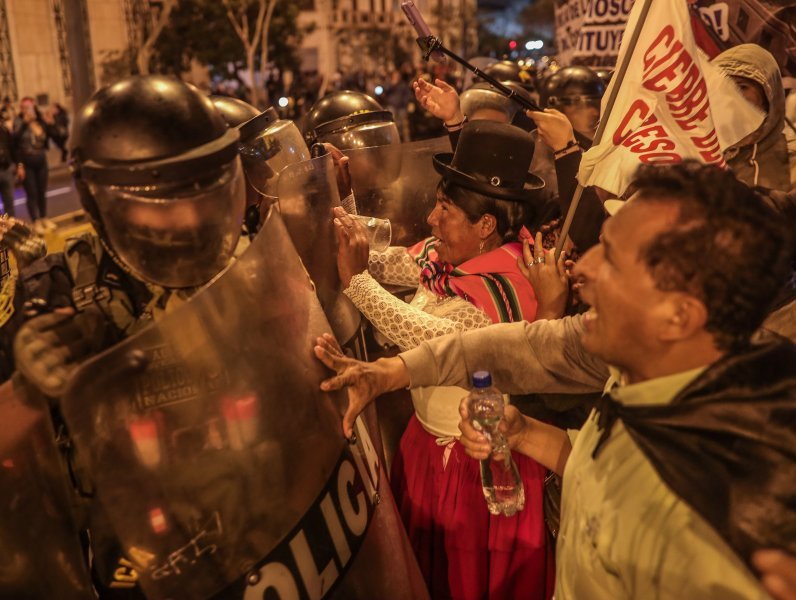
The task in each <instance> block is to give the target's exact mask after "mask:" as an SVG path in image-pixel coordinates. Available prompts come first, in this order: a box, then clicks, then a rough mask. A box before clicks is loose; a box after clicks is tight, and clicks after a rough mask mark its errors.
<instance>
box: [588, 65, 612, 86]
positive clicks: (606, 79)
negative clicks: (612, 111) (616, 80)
mask: <svg viewBox="0 0 796 600" xmlns="http://www.w3.org/2000/svg"><path fill="white" fill-rule="evenodd" d="M592 71H594V72H595V73H597V77H599V78H600V79H602V82H603V83H604V84H605V88H606V89H608V84H609V83H611V77H613V76H614V70H613V69H612V68H611V67H594V68H592Z"/></svg>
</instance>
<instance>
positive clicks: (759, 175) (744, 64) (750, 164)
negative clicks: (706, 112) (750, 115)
mask: <svg viewBox="0 0 796 600" xmlns="http://www.w3.org/2000/svg"><path fill="white" fill-rule="evenodd" d="M713 63H714V64H715V65H716V66H718V67H719V68H720V69H721V70H722V71H724V73H726V74H727V75H729V76H731V77H732V78H733V79H734V80H735V82H736V83H737V84H738V87H739V88H740V89H741V92H742V93H743V95H744V97H745V98H746V99H747V100H749V102H751V103H752V104H754V105H755V106H757V108H759V109H760V110H761V111H763V112H764V113H765V114H766V118H765V120H764V121H763V123H762V125H760V127H759V128H758V129H757V131H755V132H753V133H752V134H751V135H749V136H747V137H746V138H745V139H743V140H741V141H740V142H739V143H737V144H736V145H735V146H733V147H731V148H729V149H727V151H726V152H725V153H724V156H725V159H726V161H727V164H728V165H729V167H730V168H731V169H732V170H733V172H734V173H735V174H736V176H737V177H738V178H739V179H740V180H741V181H743V182H744V183H746V184H747V185H750V186H753V187H761V188H764V189H766V190H781V191H788V190H790V189H791V187H793V186H796V131H794V130H793V128H792V126H791V125H790V124H787V123H786V122H785V90H784V88H783V87H782V76H781V74H780V71H779V66H778V65H777V61H776V60H775V59H774V57H773V56H772V55H771V53H770V52H768V51H767V50H765V49H763V48H761V47H760V46H758V45H756V44H741V45H740V46H735V47H734V48H730V49H729V50H725V51H724V52H722V53H721V54H719V55H718V56H717V57H716V58H714V59H713ZM720 118H732V117H731V116H730V115H726V116H725V115H720Z"/></svg>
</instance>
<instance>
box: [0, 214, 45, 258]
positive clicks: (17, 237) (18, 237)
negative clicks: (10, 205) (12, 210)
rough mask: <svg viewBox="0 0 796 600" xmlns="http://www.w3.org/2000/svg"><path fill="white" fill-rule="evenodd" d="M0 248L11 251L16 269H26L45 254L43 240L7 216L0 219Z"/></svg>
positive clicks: (24, 224)
mask: <svg viewBox="0 0 796 600" xmlns="http://www.w3.org/2000/svg"><path fill="white" fill-rule="evenodd" d="M0 246H5V247H6V248H8V249H9V250H10V251H11V254H13V255H14V259H15V260H16V261H17V268H18V269H23V268H25V267H27V266H28V265H29V264H31V263H32V262H33V261H35V260H37V259H39V258H41V257H42V256H44V255H45V254H47V244H46V243H45V241H44V238H42V237H41V236H40V235H38V234H37V233H34V231H33V230H32V229H31V228H30V227H29V226H28V225H27V224H26V223H23V222H22V221H20V220H18V219H15V218H14V217H9V216H7V215H3V218H2V219H0Z"/></svg>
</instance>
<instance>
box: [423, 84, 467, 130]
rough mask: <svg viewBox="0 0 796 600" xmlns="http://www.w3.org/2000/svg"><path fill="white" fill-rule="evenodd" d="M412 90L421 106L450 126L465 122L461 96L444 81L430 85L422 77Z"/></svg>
mask: <svg viewBox="0 0 796 600" xmlns="http://www.w3.org/2000/svg"><path fill="white" fill-rule="evenodd" d="M412 89H414V90H415V98H417V101H418V102H419V103H420V106H422V107H423V108H425V109H426V110H427V111H428V112H430V113H431V114H432V115H434V116H435V117H437V118H438V119H442V120H443V121H444V122H445V123H447V124H448V125H455V124H456V123H461V122H462V121H463V120H464V115H463V114H462V108H461V103H460V102H459V94H458V93H457V92H456V90H455V89H454V88H453V87H451V86H450V85H448V84H447V83H446V82H445V81H443V80H442V79H437V80H436V81H435V82H434V83H429V82H428V81H426V80H425V79H423V78H422V77H421V78H418V79H417V80H416V81H415V82H414V83H413V84H412Z"/></svg>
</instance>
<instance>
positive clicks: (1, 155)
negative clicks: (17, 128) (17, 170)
mask: <svg viewBox="0 0 796 600" xmlns="http://www.w3.org/2000/svg"><path fill="white" fill-rule="evenodd" d="M18 162H19V152H18V149H17V139H16V137H15V136H14V134H13V132H11V131H9V130H8V129H7V128H6V126H5V124H4V123H0V169H7V168H8V167H9V166H11V165H13V164H16V163H18Z"/></svg>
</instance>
